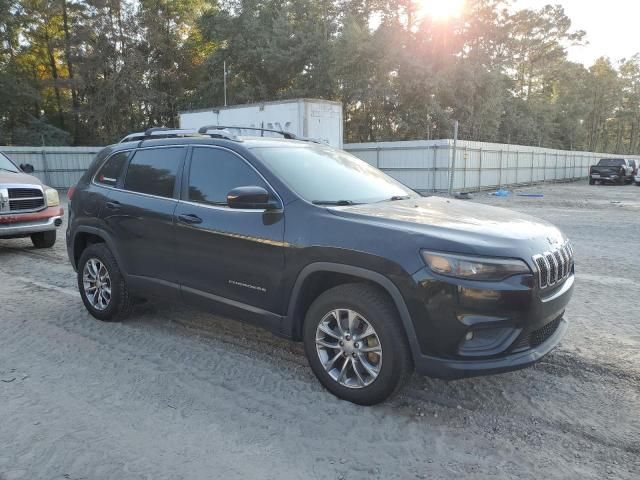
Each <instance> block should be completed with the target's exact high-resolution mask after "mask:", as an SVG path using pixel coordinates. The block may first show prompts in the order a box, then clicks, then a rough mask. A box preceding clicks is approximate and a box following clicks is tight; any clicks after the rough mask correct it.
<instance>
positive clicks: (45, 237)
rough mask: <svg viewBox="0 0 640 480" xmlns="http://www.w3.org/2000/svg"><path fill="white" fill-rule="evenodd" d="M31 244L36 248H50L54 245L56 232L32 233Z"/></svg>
mask: <svg viewBox="0 0 640 480" xmlns="http://www.w3.org/2000/svg"><path fill="white" fill-rule="evenodd" d="M31 242H32V243H33V246H34V247H36V248H51V247H53V246H54V245H55V243H56V231H55V230H50V231H48V232H38V233H33V234H31Z"/></svg>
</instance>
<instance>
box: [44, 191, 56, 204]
mask: <svg viewBox="0 0 640 480" xmlns="http://www.w3.org/2000/svg"><path fill="white" fill-rule="evenodd" d="M44 195H45V197H47V206H49V207H57V206H58V205H60V196H59V195H58V191H57V190H56V189H55V188H46V189H45V191H44Z"/></svg>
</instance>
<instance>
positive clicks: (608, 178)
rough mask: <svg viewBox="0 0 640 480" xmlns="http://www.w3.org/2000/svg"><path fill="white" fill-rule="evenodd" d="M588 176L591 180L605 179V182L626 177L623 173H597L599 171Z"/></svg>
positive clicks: (616, 180)
mask: <svg viewBox="0 0 640 480" xmlns="http://www.w3.org/2000/svg"><path fill="white" fill-rule="evenodd" d="M589 178H591V180H601V181H607V182H618V181H620V180H621V179H623V178H626V176H625V175H619V174H616V173H611V174H609V173H603V174H599V173H592V174H590V175H589Z"/></svg>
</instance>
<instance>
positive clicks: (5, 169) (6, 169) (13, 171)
mask: <svg viewBox="0 0 640 480" xmlns="http://www.w3.org/2000/svg"><path fill="white" fill-rule="evenodd" d="M0 170H4V171H5V172H11V173H20V172H16V171H15V170H9V169H8V168H2V167H0Z"/></svg>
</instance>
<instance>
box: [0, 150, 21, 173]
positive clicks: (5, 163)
mask: <svg viewBox="0 0 640 480" xmlns="http://www.w3.org/2000/svg"><path fill="white" fill-rule="evenodd" d="M0 170H8V171H9V172H15V173H20V170H19V169H18V167H16V166H15V165H14V164H13V162H12V161H11V160H9V159H8V158H7V157H5V156H4V154H2V153H0Z"/></svg>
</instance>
